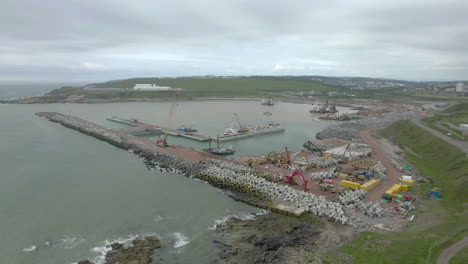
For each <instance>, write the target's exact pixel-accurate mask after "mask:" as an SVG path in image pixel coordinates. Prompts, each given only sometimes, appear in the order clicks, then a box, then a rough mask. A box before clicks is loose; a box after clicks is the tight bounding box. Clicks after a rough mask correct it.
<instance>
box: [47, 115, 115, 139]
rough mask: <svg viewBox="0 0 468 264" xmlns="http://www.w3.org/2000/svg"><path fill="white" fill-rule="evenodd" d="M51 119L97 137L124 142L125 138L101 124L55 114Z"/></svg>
mask: <svg viewBox="0 0 468 264" xmlns="http://www.w3.org/2000/svg"><path fill="white" fill-rule="evenodd" d="M49 119H50V120H51V121H54V122H58V123H60V124H62V125H64V126H67V127H71V128H74V129H77V130H79V131H81V132H83V133H86V134H92V135H94V136H96V137H104V138H106V139H107V141H113V142H114V143H117V144H122V143H123V142H124V139H123V138H122V137H121V136H119V135H117V134H115V133H112V132H110V131H108V130H105V129H103V128H102V127H100V126H98V125H95V124H94V123H91V122H87V121H85V120H82V119H79V118H76V117H72V116H64V115H61V114H55V115H54V116H52V117H50V118H49Z"/></svg>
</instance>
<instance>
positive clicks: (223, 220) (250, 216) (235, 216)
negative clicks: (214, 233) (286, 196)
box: [208, 210, 269, 230]
mask: <svg viewBox="0 0 468 264" xmlns="http://www.w3.org/2000/svg"><path fill="white" fill-rule="evenodd" d="M268 213H269V211H268V210H260V211H258V212H256V213H250V214H244V215H238V214H233V215H228V216H224V217H222V218H220V219H215V220H214V222H215V223H214V225H212V226H210V227H208V229H210V230H216V229H217V228H218V227H220V226H223V225H225V224H226V222H227V221H229V220H230V219H239V220H242V221H246V220H256V219H257V216H260V215H266V214H268Z"/></svg>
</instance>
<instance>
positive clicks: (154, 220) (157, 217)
mask: <svg viewBox="0 0 468 264" xmlns="http://www.w3.org/2000/svg"><path fill="white" fill-rule="evenodd" d="M164 219H166V218H165V217H162V216H160V215H157V216H155V217H153V222H161V221H163V220H164Z"/></svg>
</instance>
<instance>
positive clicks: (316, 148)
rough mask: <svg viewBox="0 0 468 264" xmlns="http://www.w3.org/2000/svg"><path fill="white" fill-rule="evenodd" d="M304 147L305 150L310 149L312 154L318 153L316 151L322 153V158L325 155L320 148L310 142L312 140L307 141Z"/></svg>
mask: <svg viewBox="0 0 468 264" xmlns="http://www.w3.org/2000/svg"><path fill="white" fill-rule="evenodd" d="M303 146H304V148H306V149H308V150H310V151H312V152H316V151H317V152H319V153H320V156H323V155H324V154H323V150H322V149H321V148H320V147H318V146H317V145H315V144H314V143H313V142H312V141H310V140H307V142H306V143H304V145H303Z"/></svg>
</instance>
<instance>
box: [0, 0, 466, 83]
mask: <svg viewBox="0 0 468 264" xmlns="http://www.w3.org/2000/svg"><path fill="white" fill-rule="evenodd" d="M0 4H1V6H2V8H1V9H0V31H1V32H2V35H0V69H1V71H0V80H1V79H2V78H3V79H11V78H12V76H13V75H14V76H15V77H17V78H20V79H21V78H26V79H27V78H29V79H32V78H37V76H38V75H40V74H42V75H41V76H45V77H49V78H51V79H54V78H57V76H59V77H61V78H73V77H75V78H74V79H78V78H80V79H87V78H88V79H93V80H94V79H96V78H102V79H103V80H104V79H106V78H128V77H132V76H143V75H145V74H148V75H151V76H154V75H174V76H181V75H196V74H230V75H232V74H239V75H241V74H301V75H302V74H310V75H315V74H326V75H361V76H371V77H389V78H405V79H447V78H457V79H468V76H466V74H467V72H468V64H467V63H468V61H467V59H464V58H468V48H466V47H467V45H465V44H466V43H467V41H468V28H467V27H466V25H468V16H466V15H465V10H467V9H468V2H466V1H463V0H460V1H436V0H433V1H429V0H428V1H401V0H400V1H344V0H341V1H306V0H304V1H300V0H289V1H271V0H270V1H267V0H234V1H214V0H197V1H193V0H178V1H174V0H173V1H169V0H139V1H127V0H100V1H95V0H67V1H63V0H41V1H35V0H15V1H10V0H0ZM83 65H88V66H90V67H83ZM93 65H94V67H93ZM11 67H13V68H11ZM9 69H10V70H9ZM12 69H14V71H13V70H12ZM21 69H23V70H21ZM423 69H424V70H423ZM39 73H40V74H39Z"/></svg>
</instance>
